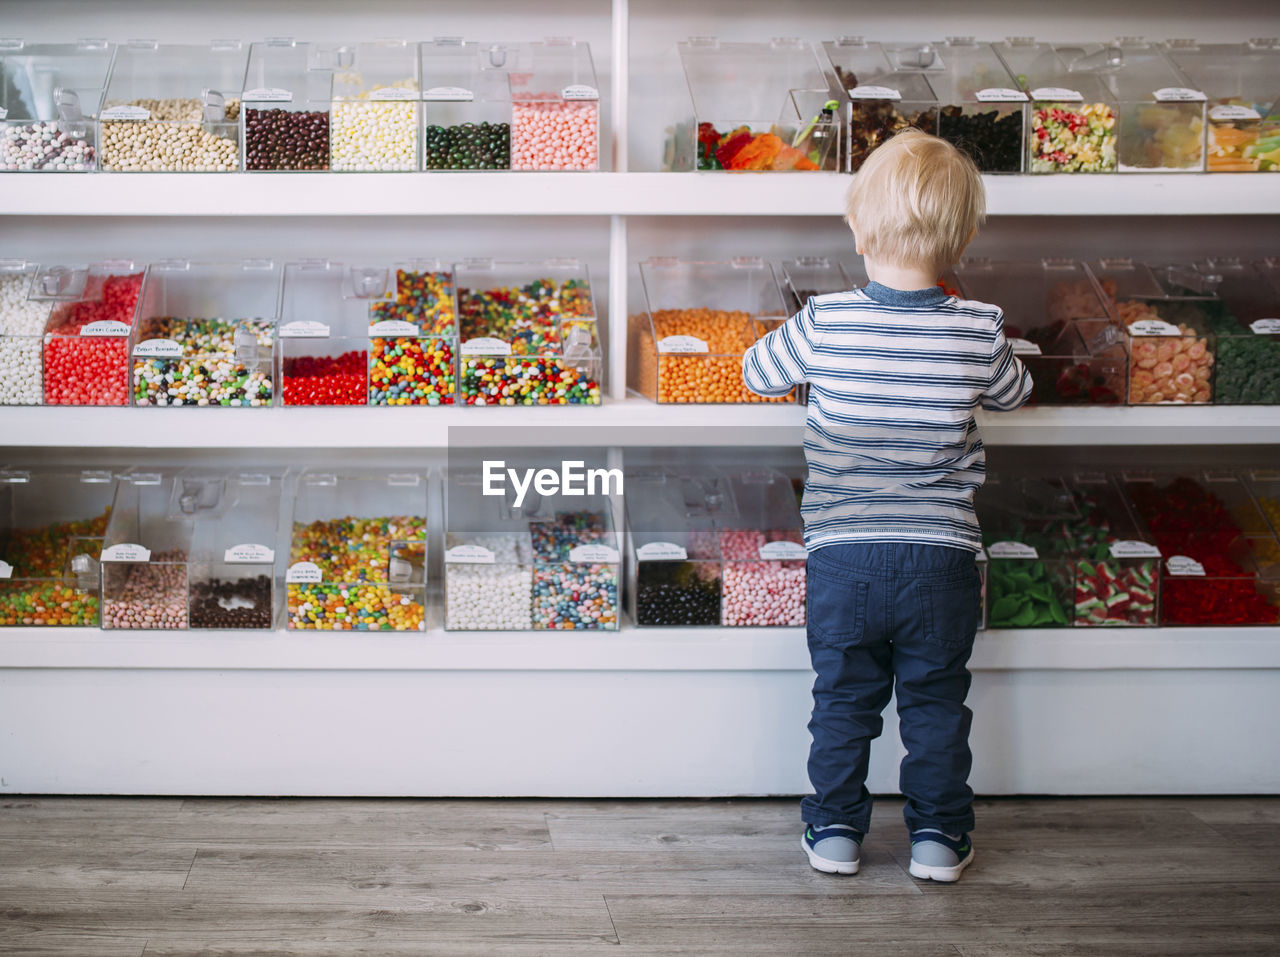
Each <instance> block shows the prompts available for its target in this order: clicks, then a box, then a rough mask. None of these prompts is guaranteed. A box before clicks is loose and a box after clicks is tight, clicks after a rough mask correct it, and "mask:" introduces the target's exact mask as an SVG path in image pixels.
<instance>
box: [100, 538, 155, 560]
mask: <svg viewBox="0 0 1280 957" xmlns="http://www.w3.org/2000/svg"><path fill="white" fill-rule="evenodd" d="M99 560H100V561H104V562H149V561H151V549H149V548H143V547H142V546H141V545H132V544H128V543H123V542H122V543H121V544H119V545H112V546H111V547H110V548H104V549H103V550H102V557H101V558H100V559H99Z"/></svg>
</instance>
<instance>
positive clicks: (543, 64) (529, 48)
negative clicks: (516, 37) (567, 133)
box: [507, 37, 600, 101]
mask: <svg viewBox="0 0 1280 957" xmlns="http://www.w3.org/2000/svg"><path fill="white" fill-rule="evenodd" d="M511 47H512V48H514V49H515V50H516V51H517V57H516V60H515V63H514V64H513V65H512V66H511V67H509V68H508V72H507V75H508V78H509V81H510V89H511V96H512V98H513V99H516V100H531V101H541V100H586V101H591V100H598V99H600V90H599V88H598V87H597V85H596V68H595V64H594V63H593V62H592V60H591V46H590V44H588V43H587V42H586V41H585V40H575V39H574V38H573V37H546V38H545V39H543V40H538V41H534V42H532V43H526V44H512V45H511Z"/></svg>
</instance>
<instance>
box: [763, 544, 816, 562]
mask: <svg viewBox="0 0 1280 957" xmlns="http://www.w3.org/2000/svg"><path fill="white" fill-rule="evenodd" d="M759 554H760V557H761V558H763V559H765V560H774V559H789V560H801V561H803V560H804V559H805V558H807V557H808V554H809V553H808V552H807V551H805V547H804V546H803V545H801V544H800V543H799V542H765V543H764V544H763V545H761V546H760V552H759Z"/></svg>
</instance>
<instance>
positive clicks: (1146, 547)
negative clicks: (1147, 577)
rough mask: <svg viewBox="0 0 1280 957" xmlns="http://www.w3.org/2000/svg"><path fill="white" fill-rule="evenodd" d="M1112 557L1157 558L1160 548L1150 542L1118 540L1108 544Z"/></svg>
mask: <svg viewBox="0 0 1280 957" xmlns="http://www.w3.org/2000/svg"><path fill="white" fill-rule="evenodd" d="M1109 551H1110V552H1111V557H1112V558H1159V557H1160V549H1158V548H1156V547H1155V546H1154V545H1152V544H1151V543H1150V542H1135V541H1120V542H1112V543H1111V545H1110V546H1109Z"/></svg>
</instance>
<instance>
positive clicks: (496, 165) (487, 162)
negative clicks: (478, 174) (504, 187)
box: [424, 123, 511, 169]
mask: <svg viewBox="0 0 1280 957" xmlns="http://www.w3.org/2000/svg"><path fill="white" fill-rule="evenodd" d="M424 148H425V150H426V157H425V165H426V168H427V169H510V168H511V124H510V123H459V124H458V125H456V126H435V125H432V126H428V127H427V133H426V142H425V144H424Z"/></svg>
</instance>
